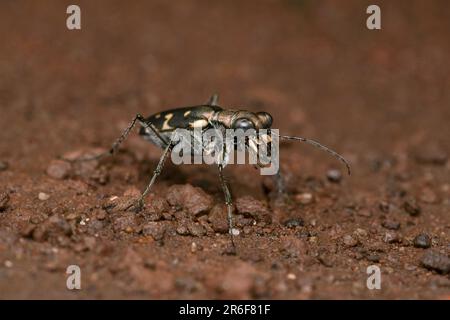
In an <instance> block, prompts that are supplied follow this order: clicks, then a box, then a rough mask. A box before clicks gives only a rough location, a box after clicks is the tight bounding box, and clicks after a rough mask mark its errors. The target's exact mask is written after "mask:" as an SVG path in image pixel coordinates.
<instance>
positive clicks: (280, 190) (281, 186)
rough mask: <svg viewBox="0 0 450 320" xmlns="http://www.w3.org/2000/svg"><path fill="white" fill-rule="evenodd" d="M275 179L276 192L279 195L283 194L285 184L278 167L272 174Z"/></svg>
mask: <svg viewBox="0 0 450 320" xmlns="http://www.w3.org/2000/svg"><path fill="white" fill-rule="evenodd" d="M274 179H275V185H276V188H277V194H278V195H279V196H280V195H282V194H284V189H285V184H284V178H283V176H282V175H281V170H280V169H278V172H277V174H276V175H275V176H274Z"/></svg>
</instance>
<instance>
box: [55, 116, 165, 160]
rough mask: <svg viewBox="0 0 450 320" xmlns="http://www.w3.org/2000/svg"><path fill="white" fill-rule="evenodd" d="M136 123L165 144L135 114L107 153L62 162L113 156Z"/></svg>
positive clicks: (148, 125) (160, 137) (150, 126)
mask: <svg viewBox="0 0 450 320" xmlns="http://www.w3.org/2000/svg"><path fill="white" fill-rule="evenodd" d="M138 121H139V123H140V124H141V125H142V126H143V127H145V128H149V129H150V130H152V131H154V132H155V134H156V136H157V137H158V138H159V139H161V140H162V141H163V142H164V144H167V141H166V140H165V139H164V138H163V137H162V136H161V135H160V134H159V132H158V130H157V129H156V128H155V126H154V125H153V124H152V123H149V122H147V121H146V120H145V118H144V117H143V116H142V115H140V114H137V115H136V116H135V117H134V118H133V120H132V121H131V122H130V124H129V125H128V127H127V128H126V129H125V130H124V131H123V132H122V134H121V135H120V137H119V138H117V140H116V141H114V143H113V144H112V146H111V148H110V149H109V150H108V151H106V152H103V153H100V154H98V155H95V156H88V157H82V158H77V159H74V160H70V159H63V160H66V161H69V162H76V161H91V160H99V159H101V158H104V157H106V156H111V155H113V154H114V153H115V152H116V151H117V149H118V148H119V146H120V145H121V144H122V142H124V141H125V139H126V138H127V137H128V134H129V133H130V132H131V130H133V128H134V126H135V125H136V122H138Z"/></svg>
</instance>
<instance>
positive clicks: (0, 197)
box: [0, 192, 10, 211]
mask: <svg viewBox="0 0 450 320" xmlns="http://www.w3.org/2000/svg"><path fill="white" fill-rule="evenodd" d="M9 200H10V198H9V194H8V193H7V192H2V193H0V211H4V210H5V209H6V208H7V207H8V202H9Z"/></svg>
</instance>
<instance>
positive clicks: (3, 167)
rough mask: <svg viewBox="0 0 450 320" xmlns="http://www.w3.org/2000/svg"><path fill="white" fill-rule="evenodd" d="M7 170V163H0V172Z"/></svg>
mask: <svg viewBox="0 0 450 320" xmlns="http://www.w3.org/2000/svg"><path fill="white" fill-rule="evenodd" d="M8 168H9V165H8V162H6V161H0V171H5V170H7V169H8Z"/></svg>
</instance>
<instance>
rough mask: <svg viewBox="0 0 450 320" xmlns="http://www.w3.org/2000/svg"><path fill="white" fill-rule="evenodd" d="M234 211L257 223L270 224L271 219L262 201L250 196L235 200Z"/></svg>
mask: <svg viewBox="0 0 450 320" xmlns="http://www.w3.org/2000/svg"><path fill="white" fill-rule="evenodd" d="M236 211H237V212H238V213H239V214H242V215H244V216H251V217H252V218H254V219H255V220H256V221H257V222H264V223H267V224H269V223H271V222H272V217H271V214H270V211H269V210H268V208H267V207H266V206H265V205H264V203H263V202H262V201H259V200H256V199H255V198H253V197H251V196H244V197H240V198H238V199H237V200H236Z"/></svg>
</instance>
